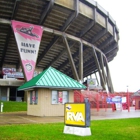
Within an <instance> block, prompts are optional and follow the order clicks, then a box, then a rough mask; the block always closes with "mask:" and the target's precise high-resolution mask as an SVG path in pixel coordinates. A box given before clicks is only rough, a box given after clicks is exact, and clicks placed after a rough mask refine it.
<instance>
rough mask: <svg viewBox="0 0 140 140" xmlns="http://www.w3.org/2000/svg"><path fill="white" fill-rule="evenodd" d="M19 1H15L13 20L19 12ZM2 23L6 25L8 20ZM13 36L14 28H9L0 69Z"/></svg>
mask: <svg viewBox="0 0 140 140" xmlns="http://www.w3.org/2000/svg"><path fill="white" fill-rule="evenodd" d="M19 1H20V0H15V3H14V9H13V12H12V15H11V20H12V19H14V18H15V16H16V13H17V10H18V7H19ZM1 21H2V22H3V23H6V20H4V19H0V22H1ZM9 23H10V24H11V22H9ZM11 34H12V28H11V26H9V33H7V37H6V43H5V46H4V51H3V55H2V59H1V61H0V67H2V66H3V62H4V58H5V55H6V52H7V48H8V44H9V41H10V36H11Z"/></svg>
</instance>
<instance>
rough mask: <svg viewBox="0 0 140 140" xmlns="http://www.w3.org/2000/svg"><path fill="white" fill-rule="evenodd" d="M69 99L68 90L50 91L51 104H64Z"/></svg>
mask: <svg viewBox="0 0 140 140" xmlns="http://www.w3.org/2000/svg"><path fill="white" fill-rule="evenodd" d="M68 101H69V94H68V91H54V90H53V91H52V104H58V103H61V104H64V103H66V102H68Z"/></svg>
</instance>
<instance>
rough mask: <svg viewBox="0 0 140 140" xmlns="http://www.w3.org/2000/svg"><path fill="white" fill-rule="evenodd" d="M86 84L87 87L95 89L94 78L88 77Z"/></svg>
mask: <svg viewBox="0 0 140 140" xmlns="http://www.w3.org/2000/svg"><path fill="white" fill-rule="evenodd" d="M87 85H88V88H89V89H95V88H96V79H88V80H87Z"/></svg>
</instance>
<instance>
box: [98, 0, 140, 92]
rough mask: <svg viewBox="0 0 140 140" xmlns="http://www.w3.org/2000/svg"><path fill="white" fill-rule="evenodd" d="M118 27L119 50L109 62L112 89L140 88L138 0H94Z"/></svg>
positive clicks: (139, 9)
mask: <svg viewBox="0 0 140 140" xmlns="http://www.w3.org/2000/svg"><path fill="white" fill-rule="evenodd" d="M96 1H97V2H98V4H99V5H101V6H102V7H103V8H104V9H105V10H106V11H108V12H109V14H110V15H111V16H112V18H113V19H114V20H115V21H116V25H117V27H118V28H119V35H120V40H119V51H118V53H117V56H116V57H115V58H114V59H113V61H111V62H110V63H109V68H110V72H111V77H112V82H113V86H114V90H115V91H117V92H121V91H125V92H126V91H127V86H128V90H129V91H132V92H135V91H137V90H138V89H140V62H139V60H140V55H139V51H140V15H139V14H140V5H139V2H140V1H139V0H133V1H130V0H96Z"/></svg>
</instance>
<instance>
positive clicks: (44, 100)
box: [27, 89, 74, 116]
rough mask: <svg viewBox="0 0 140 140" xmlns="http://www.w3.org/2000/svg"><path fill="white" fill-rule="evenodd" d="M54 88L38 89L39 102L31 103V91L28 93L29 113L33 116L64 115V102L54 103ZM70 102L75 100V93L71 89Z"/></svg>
mask: <svg viewBox="0 0 140 140" xmlns="http://www.w3.org/2000/svg"><path fill="white" fill-rule="evenodd" d="M51 91H52V90H50V89H38V104H35V105H31V104H30V92H28V93H27V101H28V102H27V103H28V105H27V114H28V115H33V116H64V104H52V93H51ZM69 102H74V93H73V91H69Z"/></svg>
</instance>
